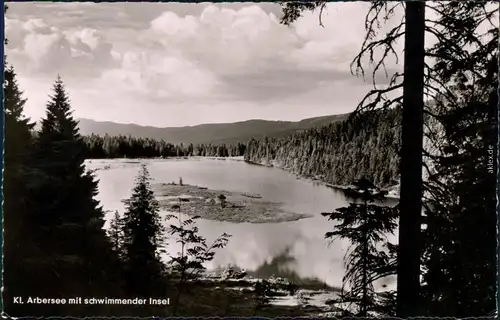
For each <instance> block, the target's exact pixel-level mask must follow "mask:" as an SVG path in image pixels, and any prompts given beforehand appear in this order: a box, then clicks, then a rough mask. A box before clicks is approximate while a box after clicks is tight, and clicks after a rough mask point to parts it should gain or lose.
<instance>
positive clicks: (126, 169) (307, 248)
mask: <svg viewBox="0 0 500 320" xmlns="http://www.w3.org/2000/svg"><path fill="white" fill-rule="evenodd" d="M140 163H146V164H147V167H148V170H149V172H150V174H151V177H152V179H153V181H152V183H162V182H165V183H168V182H172V181H178V180H179V177H182V179H183V182H184V183H186V184H193V185H199V186H203V187H207V188H209V189H219V190H228V191H238V192H248V193H253V194H255V193H258V194H260V195H262V197H263V199H265V200H269V201H273V202H281V203H283V206H284V208H285V209H287V210H290V211H292V212H297V213H308V214H313V215H314V216H313V217H312V218H307V219H302V220H298V221H293V222H283V223H263V224H251V223H229V222H220V221H211V220H198V226H199V228H200V233H201V234H202V235H203V236H205V237H206V238H207V242H208V243H211V242H212V241H213V240H215V239H216V238H217V237H218V236H219V235H220V234H222V233H223V232H226V233H229V234H231V235H232V237H231V238H230V241H229V244H228V246H227V247H226V248H224V249H220V250H218V251H217V253H216V255H215V259H214V260H213V261H212V263H210V265H207V267H208V269H209V270H213V269H215V268H217V267H224V266H227V265H235V266H238V267H240V268H243V269H246V270H247V271H249V272H253V274H254V275H255V276H258V277H266V276H271V275H272V274H275V275H277V276H290V275H293V276H294V277H299V278H302V279H306V278H308V279H309V278H310V279H317V280H319V281H321V282H326V283H327V284H328V285H330V286H335V287H340V286H341V281H342V276H343V273H344V266H343V257H344V254H345V252H346V250H347V249H348V246H349V244H348V243H347V242H345V241H336V242H334V243H333V244H330V245H329V243H328V242H327V241H326V240H325V238H324V235H325V233H326V232H327V231H331V229H332V222H331V221H328V220H327V219H326V218H325V217H323V216H321V212H331V211H333V210H335V209H336V208H339V207H343V206H345V205H346V204H347V201H346V199H345V198H344V196H343V194H342V193H341V192H340V191H338V190H335V189H332V188H329V187H326V186H324V185H322V184H320V183H317V182H313V181H309V180H307V179H299V178H297V177H296V176H295V175H292V174H290V173H288V172H286V171H284V170H281V169H276V168H270V167H265V166H259V165H252V164H248V163H245V162H243V161H236V160H229V159H227V160H214V159H203V158H192V159H166V160H140V161H139V160H127V159H119V160H90V161H88V162H87V167H88V168H89V169H93V170H97V171H96V173H95V174H96V176H97V178H98V179H99V195H98V200H100V201H101V205H102V206H103V208H104V209H105V210H109V211H113V212H114V211H115V210H118V211H119V212H120V213H122V212H123V211H124V204H123V202H122V200H123V199H126V198H128V197H130V194H131V190H132V188H133V186H134V179H135V177H136V176H137V174H138V170H139V167H140ZM107 217H108V218H109V217H110V215H108V216H107ZM390 238H391V240H395V239H396V237H395V236H391V237H390ZM168 250H169V252H172V253H176V252H178V251H179V246H178V244H176V243H170V244H169V247H168ZM388 284H389V285H391V284H392V281H391V283H388ZM391 286H392V285H391Z"/></svg>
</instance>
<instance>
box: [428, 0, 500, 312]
mask: <svg viewBox="0 0 500 320" xmlns="http://www.w3.org/2000/svg"><path fill="white" fill-rule="evenodd" d="M439 9H440V10H441V11H442V13H443V15H442V17H441V19H440V20H439V22H440V24H442V25H446V26H447V32H446V34H445V35H446V38H448V39H450V41H451V42H452V43H454V44H456V47H452V48H450V46H444V45H443V44H437V45H436V46H435V47H434V48H433V51H434V52H436V53H440V56H442V57H443V58H439V59H438V60H437V66H438V67H439V68H437V70H439V74H438V75H439V77H440V78H441V79H443V81H446V82H447V83H448V84H449V88H450V90H449V92H448V93H447V94H448V96H450V97H451V99H450V98H449V99H447V100H444V101H438V103H437V105H436V108H435V115H436V118H437V119H438V120H439V124H440V126H441V131H440V132H439V133H440V134H438V135H436V141H435V144H436V145H437V146H438V147H439V151H440V152H439V153H437V154H433V155H429V157H430V158H431V160H432V162H431V163H432V164H433V169H434V171H433V172H432V174H431V175H430V177H429V180H428V182H427V183H426V187H427V191H428V192H427V193H428V195H427V197H428V200H427V202H428V203H429V206H427V208H426V226H427V228H426V230H425V240H426V242H427V245H426V246H425V248H426V250H425V251H424V256H423V265H424V267H425V268H424V274H423V280H424V299H425V303H426V307H425V308H426V309H427V310H429V315H432V316H452V317H457V318H465V317H480V316H486V315H490V316H492V315H493V313H494V311H495V309H496V296H495V292H496V282H497V276H496V272H497V258H496V255H497V252H498V251H497V250H498V249H497V231H496V229H497V212H496V206H497V203H496V191H495V189H496V188H495V187H496V185H497V181H496V172H497V168H498V156H497V154H498V149H497V145H498V120H497V119H498V93H497V87H498V50H499V49H498V38H499V31H498V4H494V5H491V6H488V7H486V6H484V3H483V4H479V5H478V4H475V3H472V2H453V3H448V4H446V5H445V4H443V5H440V6H439ZM495 14H496V15H497V17H496V20H495V18H494V17H495ZM481 25H482V26H481ZM458 58H460V59H458Z"/></svg>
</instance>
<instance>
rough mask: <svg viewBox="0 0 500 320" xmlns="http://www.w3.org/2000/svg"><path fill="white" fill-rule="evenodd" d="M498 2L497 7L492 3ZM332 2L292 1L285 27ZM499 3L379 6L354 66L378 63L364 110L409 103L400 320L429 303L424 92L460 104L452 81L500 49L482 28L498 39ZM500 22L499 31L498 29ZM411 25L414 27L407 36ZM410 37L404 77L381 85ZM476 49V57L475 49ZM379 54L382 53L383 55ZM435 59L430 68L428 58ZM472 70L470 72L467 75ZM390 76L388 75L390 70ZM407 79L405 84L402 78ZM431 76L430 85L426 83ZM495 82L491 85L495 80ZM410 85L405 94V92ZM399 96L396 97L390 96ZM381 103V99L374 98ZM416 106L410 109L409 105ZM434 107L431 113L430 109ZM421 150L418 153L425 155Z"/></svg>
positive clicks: (372, 13) (359, 71)
mask: <svg viewBox="0 0 500 320" xmlns="http://www.w3.org/2000/svg"><path fill="white" fill-rule="evenodd" d="M492 3H493V5H491V4H492ZM325 5H326V2H324V1H315V2H310V3H298V2H293V3H286V4H285V5H284V10H283V12H284V17H283V22H284V23H286V24H288V23H291V22H293V21H294V20H296V19H297V18H298V17H300V15H301V11H303V10H315V9H318V8H319V9H320V24H322V22H321V14H322V11H323V9H324V7H325ZM398 7H399V8H404V10H405V12H404V19H402V20H401V21H400V22H399V23H398V24H397V25H396V26H395V27H393V28H392V29H390V30H389V31H388V32H383V33H381V32H377V31H379V30H377V29H378V28H379V27H380V26H381V25H382V23H383V22H385V21H388V20H393V19H395V18H396V17H395V13H396V12H397V9H398ZM424 10H425V11H427V10H428V11H431V12H433V13H435V14H436V16H437V17H438V18H437V19H434V20H432V19H429V18H427V19H425V15H424ZM497 11H498V4H494V2H493V1H451V2H427V3H425V2H421V1H409V2H406V3H404V2H386V1H371V6H370V10H369V12H368V14H367V16H366V20H365V26H366V30H367V33H366V38H365V41H364V43H363V45H362V48H361V51H360V53H359V54H358V56H357V57H356V58H355V60H354V61H353V64H352V65H353V66H355V67H356V73H357V74H359V75H363V76H364V69H363V67H366V65H365V66H364V58H366V57H368V60H369V62H370V64H371V65H372V66H373V72H372V75H373V79H374V85H375V88H374V89H373V90H371V91H370V92H369V93H368V94H367V95H366V96H365V98H364V99H363V100H362V101H361V103H360V104H359V105H358V108H357V111H358V112H356V113H359V112H361V111H364V110H373V109H374V108H378V107H383V108H388V107H390V106H392V105H394V104H399V103H401V101H403V113H404V115H403V129H402V131H403V133H402V141H401V144H402V148H401V156H402V158H401V219H402V220H401V221H400V232H399V236H400V240H399V244H400V249H399V253H400V258H399V260H400V263H399V271H398V316H402V317H405V316H414V315H418V314H420V313H422V312H421V311H422V310H416V309H415V308H418V306H422V304H420V303H417V302H416V301H418V298H419V287H420V284H419V273H420V267H419V261H418V256H419V255H420V253H419V252H420V251H421V250H420V249H419V243H420V241H419V239H420V235H421V230H420V228H421V227H420V226H421V223H420V219H421V207H422V205H421V197H422V181H421V180H422V179H421V173H422V171H421V170H422V152H421V151H422V148H421V146H422V143H421V142H422V132H423V130H422V127H421V125H422V124H423V123H422V118H423V117H422V112H424V113H425V114H427V115H428V116H429V117H434V114H433V112H432V104H429V105H428V106H427V108H425V109H424V105H423V97H424V95H425V96H426V98H428V99H429V100H433V101H435V100H438V101H439V100H443V101H447V102H448V103H451V104H454V103H455V101H454V99H455V98H454V95H453V94H450V92H449V91H450V88H449V85H448V83H449V80H450V78H451V77H452V76H456V77H459V78H460V77H463V76H464V75H465V74H467V72H469V73H471V74H475V73H477V71H478V70H476V66H478V61H479V60H481V59H482V58H484V57H487V56H488V55H490V54H491V53H492V52H494V51H495V50H496V49H498V40H497V41H496V42H495V41H490V42H488V43H487V44H485V43H484V42H482V40H484V39H480V38H481V37H480V36H478V33H477V30H478V26H479V25H480V24H488V23H489V24H490V25H492V28H490V29H489V31H488V33H490V35H491V34H492V33H495V32H496V34H498V17H496V18H495V17H494V15H495V12H497ZM495 23H496V24H497V25H496V27H495V26H494V24H495ZM403 28H406V30H404V31H403ZM424 31H425V32H426V33H427V34H428V35H430V36H432V37H435V38H436V40H437V45H436V46H434V47H433V48H430V49H429V50H427V51H426V52H425V51H424ZM402 37H404V41H405V43H404V47H405V66H404V74H402V73H398V72H396V73H395V74H394V75H393V76H392V77H391V79H390V82H389V85H388V86H385V87H382V88H380V87H377V86H376V83H375V76H376V75H377V71H379V70H383V71H385V63H386V62H387V59H386V58H387V57H388V56H389V55H390V54H395V56H396V59H397V58H398V54H397V52H396V50H395V49H394V44H395V43H396V41H398V40H400V39H401V38H402ZM471 47H476V48H478V50H475V53H472V52H471V51H470V50H469V49H470V48H471ZM378 50H380V52H381V53H382V54H381V55H378V52H377V51H378ZM424 56H425V57H428V58H431V59H434V62H436V61H439V62H438V63H436V64H432V63H431V62H430V61H427V63H424V60H423V58H424ZM466 69H467V70H468V71H465V70H466ZM386 75H387V73H386ZM402 79H404V81H402ZM423 79H425V81H422V80H423ZM490 83H491V82H490ZM401 88H403V94H402V95H399V94H397V90H400V89H401ZM391 93H392V96H389V94H391ZM370 98H373V99H370ZM407 106H408V107H407ZM429 107H430V108H429ZM417 148H418V150H417Z"/></svg>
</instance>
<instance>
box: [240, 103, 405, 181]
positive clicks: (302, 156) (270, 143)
mask: <svg viewBox="0 0 500 320" xmlns="http://www.w3.org/2000/svg"><path fill="white" fill-rule="evenodd" d="M368 117H369V118H368ZM367 119H369V120H370V124H368V122H367V121H366V120H367ZM399 122H400V109H393V110H388V111H384V112H380V111H378V112H373V113H371V114H369V115H366V116H364V117H363V118H361V119H360V120H358V121H355V122H347V121H344V122H337V123H332V124H329V125H327V126H323V127H318V128H312V129H308V130H305V131H302V132H296V133H293V134H291V135H289V136H287V137H284V138H265V139H264V140H262V141H258V140H255V139H252V140H250V141H249V143H248V145H247V150H246V152H245V160H247V161H249V162H253V163H259V164H264V165H272V166H275V167H278V168H283V169H286V170H289V171H291V172H293V173H296V174H299V175H303V176H307V177H314V178H316V179H320V180H322V181H324V182H327V183H331V184H335V185H348V184H351V183H352V182H353V181H354V180H356V179H357V178H360V177H362V176H364V177H367V178H369V179H371V180H372V181H374V182H375V184H376V185H378V186H389V185H393V184H395V180H396V179H397V178H398V171H399V156H398V153H397V148H398V141H399V137H400V130H401V129H400V128H401V127H400V125H399Z"/></svg>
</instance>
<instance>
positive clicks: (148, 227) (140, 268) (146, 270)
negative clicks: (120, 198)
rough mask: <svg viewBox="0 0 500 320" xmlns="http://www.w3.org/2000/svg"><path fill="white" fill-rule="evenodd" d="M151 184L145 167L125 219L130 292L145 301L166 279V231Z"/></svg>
mask: <svg viewBox="0 0 500 320" xmlns="http://www.w3.org/2000/svg"><path fill="white" fill-rule="evenodd" d="M149 181H150V177H149V172H148V170H147V168H146V166H145V165H143V166H142V167H141V170H140V172H139V175H138V177H137V180H136V185H135V187H134V189H133V191H132V196H131V197H130V199H128V201H127V208H126V211H125V213H124V216H123V257H124V265H125V280H126V284H127V290H128V292H129V293H130V294H134V295H139V296H144V297H146V296H150V295H151V294H154V293H155V292H157V290H158V289H159V286H160V285H161V283H162V281H161V279H162V278H163V275H164V264H163V263H162V261H161V259H160V254H161V253H162V252H163V246H164V227H163V225H162V224H161V220H160V216H159V205H158V202H157V201H156V199H155V197H154V193H153V191H152V190H151V187H150V182H149ZM160 289H161V287H160Z"/></svg>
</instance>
